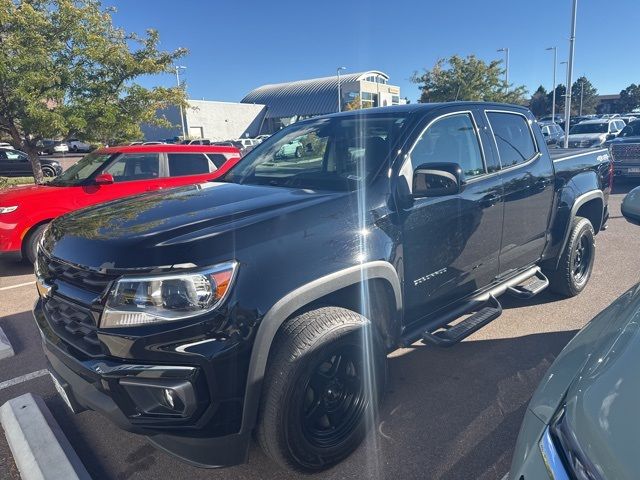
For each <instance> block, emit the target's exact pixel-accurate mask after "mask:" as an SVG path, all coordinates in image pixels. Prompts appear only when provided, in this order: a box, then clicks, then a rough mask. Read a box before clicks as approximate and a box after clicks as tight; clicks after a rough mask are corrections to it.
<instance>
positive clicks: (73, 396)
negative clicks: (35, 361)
mask: <svg viewBox="0 0 640 480" xmlns="http://www.w3.org/2000/svg"><path fill="white" fill-rule="evenodd" d="M34 317H35V320H36V323H37V325H38V327H39V329H40V333H41V335H42V338H43V348H44V352H45V355H46V357H47V361H48V364H49V370H50V371H51V372H52V376H54V377H55V378H56V380H57V382H58V384H59V385H60V387H61V388H62V389H63V390H64V392H65V393H66V395H67V397H68V398H69V403H70V406H71V407H72V409H73V410H74V411H75V412H79V411H82V410H87V409H88V410H93V411H95V412H98V413H100V414H101V415H103V416H105V417H106V418H108V419H109V420H111V421H112V422H113V423H115V424H116V425H117V426H118V427H120V428H122V429H124V430H127V431H130V432H133V433H136V434H141V435H146V436H147V437H148V438H149V440H150V442H151V443H153V444H154V445H156V446H157V447H159V448H160V449H162V450H164V451H166V452H168V453H170V454H172V455H174V456H177V457H178V458H180V459H181V460H183V461H185V462H187V463H190V464H192V465H196V466H199V467H205V468H218V467H226V466H231V465H237V464H239V463H244V462H246V460H247V457H248V450H249V445H250V432H244V433H243V432H240V431H238V432H236V433H229V425H221V424H220V422H219V421H218V420H217V417H218V416H219V415H217V413H218V411H219V410H220V402H216V401H215V400H210V390H209V388H208V383H210V380H209V379H208V378H207V375H206V374H205V372H204V369H203V368H201V367H199V366H197V365H167V364H148V363H142V362H134V361H123V360H122V359H116V358H110V357H100V358H90V357H87V356H84V355H82V354H81V352H78V351H75V350H74V348H73V346H71V345H69V344H67V343H66V342H65V341H63V340H62V339H61V338H60V337H58V336H57V335H56V334H55V332H54V331H53V329H52V328H51V326H50V325H49V322H48V320H47V318H46V316H45V309H44V308H43V306H42V300H38V302H37V303H36V305H35V308H34ZM140 381H142V385H143V386H144V385H147V383H150V384H156V385H157V384H158V382H167V381H169V382H174V383H175V382H178V383H181V384H184V383H185V382H186V383H189V384H191V385H192V386H193V392H194V395H193V396H192V399H191V400H192V404H191V405H188V407H189V408H186V409H185V412H184V415H166V414H164V415H163V414H158V413H157V411H155V410H153V409H149V408H147V407H149V400H148V398H149V396H148V395H147V396H146V397H144V398H142V400H140V398H141V397H140V396H139V395H132V394H131V391H130V390H128V388H130V387H131V384H135V386H136V388H138V391H140V390H139V386H140V385H141V383H140ZM164 384H165V383H163V385H164ZM143 390H144V389H143ZM186 403H189V402H186ZM145 408H146V410H145ZM221 413H223V414H224V408H222V412H221Z"/></svg>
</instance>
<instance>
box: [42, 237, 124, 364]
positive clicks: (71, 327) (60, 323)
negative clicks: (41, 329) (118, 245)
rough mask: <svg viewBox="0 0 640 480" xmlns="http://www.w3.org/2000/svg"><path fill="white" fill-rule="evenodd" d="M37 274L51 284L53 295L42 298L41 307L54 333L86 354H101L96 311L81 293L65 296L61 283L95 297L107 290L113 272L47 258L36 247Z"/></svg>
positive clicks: (112, 277)
mask: <svg viewBox="0 0 640 480" xmlns="http://www.w3.org/2000/svg"><path fill="white" fill-rule="evenodd" d="M36 274H37V276H38V277H39V278H40V279H41V280H42V281H44V282H46V283H48V284H49V285H52V286H53V287H54V288H53V289H52V291H53V296H52V297H48V298H45V299H43V307H44V314H45V317H46V318H47V321H48V323H49V325H50V326H51V328H52V330H53V331H54V332H55V334H56V335H58V337H60V339H61V340H63V341H64V342H65V343H67V344H69V345H71V346H72V347H74V348H76V349H77V350H79V351H81V352H83V353H84V354H85V355H89V356H99V355H101V354H102V348H101V345H100V341H99V340H98V334H97V328H98V327H97V323H96V320H95V318H97V314H98V313H97V312H92V307H91V306H90V305H89V304H85V303H84V300H82V301H81V300H79V299H80V298H83V296H82V295H80V296H79V297H76V296H75V295H74V296H73V297H72V298H70V297H67V296H64V289H62V284H63V283H64V284H67V285H72V286H73V287H75V288H76V289H78V290H81V291H84V292H88V293H89V295H88V296H87V297H85V298H95V297H96V296H99V295H101V294H103V293H104V292H106V290H107V288H108V286H109V284H110V283H111V282H112V281H113V280H114V279H115V278H116V275H108V274H103V273H99V272H95V271H92V270H88V269H83V268H81V267H78V266H75V265H72V264H69V263H66V262H64V261H62V260H59V259H57V258H53V257H50V256H49V255H47V254H46V253H44V252H43V250H42V249H38V258H37V263H36ZM56 287H60V288H56ZM58 290H60V293H58ZM98 307H99V306H98ZM93 308H94V309H95V308H96V306H93ZM94 315H95V316H96V317H95V318H94Z"/></svg>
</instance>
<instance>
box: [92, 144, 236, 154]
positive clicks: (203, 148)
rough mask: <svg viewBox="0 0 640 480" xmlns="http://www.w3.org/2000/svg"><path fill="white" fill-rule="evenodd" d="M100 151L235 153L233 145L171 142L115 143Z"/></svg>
mask: <svg viewBox="0 0 640 480" xmlns="http://www.w3.org/2000/svg"><path fill="white" fill-rule="evenodd" d="M98 152H100V153H149V152H153V153H237V154H238V156H240V151H239V150H238V149H237V148H235V147H228V146H223V145H178V144H172V143H166V144H159V145H116V146H114V147H105V148H101V149H99V150H98Z"/></svg>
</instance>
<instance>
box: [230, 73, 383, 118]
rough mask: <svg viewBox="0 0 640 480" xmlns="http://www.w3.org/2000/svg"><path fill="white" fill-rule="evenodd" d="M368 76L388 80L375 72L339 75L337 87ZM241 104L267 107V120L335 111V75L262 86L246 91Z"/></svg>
mask: <svg viewBox="0 0 640 480" xmlns="http://www.w3.org/2000/svg"><path fill="white" fill-rule="evenodd" d="M371 75H377V76H381V77H383V78H384V79H385V80H389V76H388V75H387V74H386V73H384V72H380V71H378V70H368V71H366V72H359V73H347V74H343V75H340V85H345V84H348V83H355V82H359V81H361V80H363V79H365V78H367V77H369V76H371ZM241 102H242V103H258V104H262V105H266V106H267V113H266V118H288V117H293V116H295V115H324V114H326V113H333V112H337V111H338V77H337V76H336V75H333V76H330V77H322V78H312V79H309V80H298V81H296V82H286V83H275V84H270V85H263V86H261V87H258V88H256V89H255V90H252V91H251V92H249V93H248V94H247V95H246V96H245V97H244V98H243V99H242V100H241Z"/></svg>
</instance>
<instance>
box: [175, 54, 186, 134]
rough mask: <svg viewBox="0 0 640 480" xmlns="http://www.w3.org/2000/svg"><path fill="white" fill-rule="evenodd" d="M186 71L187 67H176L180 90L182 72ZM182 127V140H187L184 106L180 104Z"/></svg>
mask: <svg viewBox="0 0 640 480" xmlns="http://www.w3.org/2000/svg"><path fill="white" fill-rule="evenodd" d="M186 69H187V67H184V66H182V65H176V82H177V83H178V88H180V70H186ZM180 125H181V126H182V139H183V140H185V139H186V138H187V132H186V130H185V128H184V112H183V110H182V104H180Z"/></svg>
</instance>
